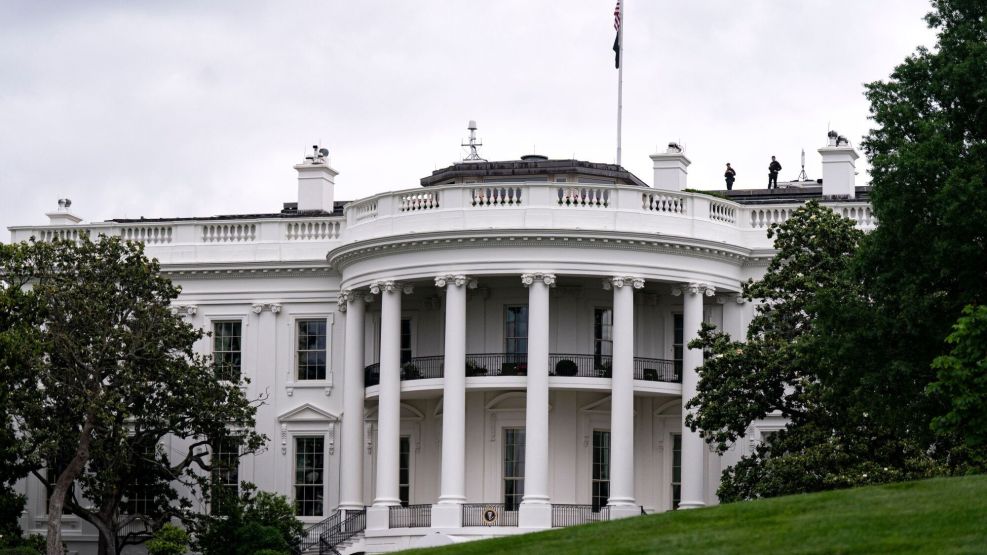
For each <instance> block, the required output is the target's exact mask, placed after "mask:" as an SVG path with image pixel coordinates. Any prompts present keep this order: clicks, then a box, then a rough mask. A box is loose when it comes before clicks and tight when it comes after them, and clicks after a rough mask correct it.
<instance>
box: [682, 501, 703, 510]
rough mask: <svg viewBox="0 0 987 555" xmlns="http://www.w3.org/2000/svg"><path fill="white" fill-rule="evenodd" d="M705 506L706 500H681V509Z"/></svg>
mask: <svg viewBox="0 0 987 555" xmlns="http://www.w3.org/2000/svg"><path fill="white" fill-rule="evenodd" d="M705 506H706V502H705V501H679V509H702V508H703V507H705Z"/></svg>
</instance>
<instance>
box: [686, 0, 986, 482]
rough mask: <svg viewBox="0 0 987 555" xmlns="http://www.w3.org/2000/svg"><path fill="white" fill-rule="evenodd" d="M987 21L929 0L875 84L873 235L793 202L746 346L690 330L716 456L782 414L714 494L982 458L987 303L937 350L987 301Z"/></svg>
mask: <svg viewBox="0 0 987 555" xmlns="http://www.w3.org/2000/svg"><path fill="white" fill-rule="evenodd" d="M985 16H987V4H984V3H983V2H982V1H979V0H935V1H934V2H933V11H932V12H931V13H930V14H929V15H928V17H927V21H928V23H929V24H930V26H932V27H934V28H936V29H937V30H938V43H937V45H936V48H935V49H933V50H928V49H924V48H919V49H918V50H917V51H916V53H915V54H914V55H912V56H910V57H909V58H908V59H906V60H905V62H904V63H903V64H901V65H899V66H898V67H897V68H896V69H895V70H894V72H893V73H892V75H891V77H890V79H888V80H886V81H880V82H876V83H871V84H869V85H867V97H868V99H869V100H870V101H871V110H872V118H873V120H874V121H875V123H876V124H877V127H876V128H875V129H873V130H871V132H870V134H869V135H868V136H867V137H866V138H865V141H864V146H865V149H866V152H867V155H868V157H869V159H870V162H871V166H872V171H871V179H872V181H871V185H872V190H871V201H872V205H873V209H874V212H875V215H876V216H877V218H878V220H879V222H880V224H879V226H878V227H877V229H876V230H875V231H873V232H871V233H870V234H868V235H866V236H863V237H861V236H860V235H859V233H856V232H854V231H853V230H852V229H851V228H850V225H849V223H848V222H847V223H843V224H840V223H838V222H837V221H836V220H834V219H833V217H832V216H828V217H822V218H820V217H817V218H815V219H812V218H806V217H805V216H806V214H807V213H809V212H812V211H814V210H816V209H815V208H812V207H807V211H804V212H803V211H802V210H800V211H797V212H796V214H795V216H793V218H792V219H790V220H789V221H788V222H786V223H785V224H783V225H781V226H778V227H777V228H775V230H776V231H777V232H778V233H777V239H776V242H775V247H776V249H777V251H778V254H777V256H776V257H775V259H774V260H773V261H772V264H771V266H770V267H769V268H768V271H767V273H766V274H765V276H764V278H763V279H762V280H761V281H759V282H754V283H748V284H747V286H745V289H744V293H745V295H746V296H748V298H751V299H761V300H762V301H763V304H762V305H760V306H759V308H758V312H757V316H756V317H755V318H754V321H753V322H752V324H751V327H750V330H749V333H748V342H747V343H746V344H743V343H737V342H734V341H732V340H731V338H729V337H727V336H725V335H723V334H721V333H718V332H716V331H715V330H714V329H711V328H706V329H704V330H703V331H702V333H701V335H700V338H699V340H698V341H696V342H695V345H696V346H701V347H702V348H704V349H706V351H707V353H708V355H709V357H708V358H707V360H706V362H705V364H704V365H703V368H702V369H700V383H699V392H698V395H697V397H696V398H695V399H693V400H692V402H690V403H689V405H688V407H689V408H693V409H698V410H697V411H696V413H695V414H694V415H690V416H689V420H688V422H689V423H690V424H691V425H692V426H693V428H694V429H696V428H699V429H700V430H701V433H702V434H703V436H704V437H705V438H706V439H707V441H709V442H711V443H712V444H714V445H716V447H717V448H718V449H719V450H720V451H721V452H722V451H723V450H724V449H726V448H727V446H728V445H729V444H730V443H731V442H733V441H735V440H736V439H737V438H738V437H740V436H742V435H743V434H744V433H745V432H746V430H747V428H748V426H749V425H750V424H751V423H752V422H754V421H755V420H756V419H758V418H760V417H762V416H764V415H767V414H768V413H770V412H771V411H776V413H780V414H782V415H784V416H786V417H788V418H789V424H788V425H787V427H786V429H785V430H784V431H782V432H781V433H779V434H777V435H776V436H774V437H772V439H771V441H770V442H769V443H768V444H767V445H762V446H760V448H758V450H757V452H756V453H754V454H752V455H751V456H748V457H745V458H743V459H742V460H741V461H740V463H739V464H737V465H735V466H734V467H732V468H730V469H728V470H727V471H726V472H725V473H724V477H723V481H722V485H721V490H720V492H719V493H720V496H721V499H724V500H733V499H746V498H752V497H759V496H770V495H781V494H785V493H796V492H803V491H816V490H822V489H831V488H836V487H847V486H851V485H857V484H867V483H874V482H881V481H895V480H903V479H911V478H920V477H925V476H932V475H937V474H947V473H954V472H963V471H966V470H969V469H977V468H980V469H982V468H984V463H985V462H987V457H985V456H984V451H983V449H984V446H983V444H982V443H981V440H982V437H983V436H982V434H981V433H979V432H978V431H982V429H983V424H984V418H985V417H984V414H985V413H987V412H985V410H987V397H985V395H987V391H985V390H984V388H983V383H982V380H981V374H979V373H978V372H979V371H980V368H981V367H980V365H981V362H979V361H982V360H983V357H982V355H983V350H982V345H983V337H984V336H983V330H982V328H981V324H980V323H979V314H978V313H969V314H967V315H966V316H965V317H964V319H961V320H960V322H959V323H958V324H957V326H958V327H957V329H956V330H955V331H954V333H953V335H951V336H950V337H951V340H950V341H951V342H952V344H953V352H952V353H951V354H949V355H947V356H941V355H946V352H947V350H948V348H949V346H948V345H947V344H946V342H945V340H946V338H947V335H949V333H950V330H951V329H952V325H953V323H954V321H955V320H956V317H957V315H958V314H959V313H960V311H961V309H962V307H964V306H968V305H976V306H982V305H983V304H984V301H985V297H987V256H985V254H984V253H985V252H987V224H985V222H987V19H985ZM817 239H821V240H817ZM970 310H974V309H970ZM961 330H962V331H961ZM937 357H939V358H937ZM978 357H980V358H978ZM934 360H935V361H936V362H935V364H933V361H934ZM930 384H931V385H930Z"/></svg>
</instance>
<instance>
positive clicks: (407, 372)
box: [401, 362, 422, 380]
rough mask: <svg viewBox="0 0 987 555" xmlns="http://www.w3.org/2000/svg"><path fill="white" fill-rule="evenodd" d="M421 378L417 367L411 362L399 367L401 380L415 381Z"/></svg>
mask: <svg viewBox="0 0 987 555" xmlns="http://www.w3.org/2000/svg"><path fill="white" fill-rule="evenodd" d="M421 377H422V374H421V372H419V371H418V366H416V365H415V364H414V363H412V362H406V363H404V364H402V365H401V379H402V380H417V379H419V378H421Z"/></svg>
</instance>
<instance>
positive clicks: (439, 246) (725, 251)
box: [326, 230, 753, 272]
mask: <svg viewBox="0 0 987 555" xmlns="http://www.w3.org/2000/svg"><path fill="white" fill-rule="evenodd" d="M505 244H509V245H510V246H512V247H544V246H546V245H550V246H552V247H556V248H601V249H621V250H636V251H642V252H653V253H663V254H678V255H683V256H691V257H700V258H708V259H713V260H722V261H727V262H730V263H732V264H736V265H737V266H743V265H745V264H746V263H747V261H748V259H749V257H750V256H751V254H752V252H753V251H752V250H751V249H749V248H747V247H740V246H732V245H726V244H724V243H720V242H715V241H706V240H703V239H693V238H689V237H678V236H670V235H661V236H659V235H642V234H633V233H618V232H610V233H605V232H604V233H594V234H592V235H589V234H585V233H581V232H560V231H554V230H496V234H482V233H477V232H476V231H474V230H470V231H469V232H459V233H449V232H441V233H440V232H436V233H422V234H419V235H417V236H416V238H414V239H408V238H407V237H394V236H388V237H378V238H374V239H366V240H363V241H356V242H353V243H350V244H347V245H342V246H340V247H337V248H335V249H333V250H331V251H330V252H329V254H328V255H327V256H326V259H327V260H328V261H329V263H330V264H331V265H332V266H333V267H334V268H336V269H337V270H339V271H340V272H341V271H343V270H344V269H345V268H347V267H348V266H350V265H352V264H354V263H357V262H360V261H362V260H367V259H372V258H378V257H380V256H386V255H389V254H396V253H403V252H424V251H432V250H449V249H459V248H464V247H466V248H485V247H502V246H504V245H505Z"/></svg>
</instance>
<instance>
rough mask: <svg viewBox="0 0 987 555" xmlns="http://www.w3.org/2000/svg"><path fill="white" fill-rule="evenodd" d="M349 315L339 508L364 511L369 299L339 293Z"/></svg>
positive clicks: (349, 292)
mask: <svg viewBox="0 0 987 555" xmlns="http://www.w3.org/2000/svg"><path fill="white" fill-rule="evenodd" d="M339 310H340V311H343V312H345V313H346V341H345V347H344V349H345V350H344V353H343V423H342V435H343V438H342V441H341V442H340V451H342V452H341V453H340V469H339V474H340V475H339V508H340V509H344V510H361V509H363V507H364V500H363V399H364V395H365V393H364V383H363V368H364V360H363V331H364V322H365V320H364V317H365V314H366V297H365V296H364V294H363V293H360V292H357V291H350V290H344V291H341V292H340V294H339Z"/></svg>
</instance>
